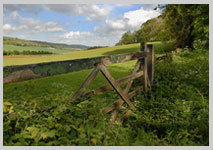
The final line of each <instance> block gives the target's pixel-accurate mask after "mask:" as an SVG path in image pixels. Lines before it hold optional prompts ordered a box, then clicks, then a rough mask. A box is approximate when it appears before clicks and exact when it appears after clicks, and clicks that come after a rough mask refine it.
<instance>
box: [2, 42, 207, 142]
mask: <svg viewBox="0 0 213 150" xmlns="http://www.w3.org/2000/svg"><path fill="white" fill-rule="evenodd" d="M155 44H156V43H155ZM121 47H123V49H121ZM121 47H120V48H118V47H117V48H115V47H112V48H108V49H105V52H104V53H105V54H106V53H108V54H112V53H114V54H117V53H122V52H128V53H130V52H133V51H138V50H139V44H131V45H125V46H121ZM131 47H132V48H133V47H135V50H132V48H131ZM162 47H164V48H162ZM168 47H169V46H168ZM155 48H156V49H155V50H156V51H155V52H156V54H157V55H159V54H163V51H169V50H170V48H168V49H166V47H165V45H164V46H163V45H160V43H157V45H156V46H155ZM109 49H111V50H109ZM115 49H116V50H115ZM96 50H97V51H95V50H90V51H88V53H87V56H90V57H92V56H97V55H102V54H103V53H101V52H100V49H96ZM90 52H92V53H91V54H90ZM74 53H75V52H74ZM80 54H81V53H80ZM80 54H78V55H77V56H78V57H86V54H84V53H83V54H84V55H83V54H82V55H80ZM208 56H209V54H208V51H206V50H204V51H203V50H196V51H194V52H190V51H189V50H185V51H183V52H181V53H180V54H178V56H175V57H173V61H172V62H171V63H170V64H168V63H164V62H156V63H155V81H154V86H153V87H152V90H150V91H149V92H148V94H147V95H146V96H145V95H144V93H141V94H139V95H138V96H136V97H134V98H133V99H131V101H132V102H133V103H134V105H135V106H136V110H135V111H134V112H133V113H132V115H130V117H128V118H127V119H126V120H125V121H124V123H123V124H122V125H120V124H115V127H114V128H111V127H110V121H109V119H110V117H111V113H110V114H107V115H103V114H102V112H101V110H102V109H103V108H104V107H106V106H109V105H110V103H111V102H112V101H114V100H116V99H118V98H119V96H118V95H117V94H116V92H115V91H113V90H110V91H108V92H105V93H104V94H99V95H95V96H92V97H90V98H88V99H85V101H84V102H82V103H80V104H78V105H75V104H71V103H70V98H71V96H72V95H73V94H74V92H75V91H76V90H77V89H78V88H79V87H80V85H81V84H82V83H83V81H84V79H85V78H86V77H87V76H88V74H89V73H90V72H91V70H83V71H78V72H72V73H68V74H63V75H56V76H52V77H46V78H40V79H33V80H29V81H24V82H17V83H10V84H5V85H4V89H3V91H4V93H3V97H4V114H3V118H4V123H3V126H4V145H5V146H6V145H11V146H12V145H17V146H18V145H46V146H47V145H61V146H62V145H100V146H102V145H120V146H122V145H129V146H136V145H141V146H145V145H147V146H151V145H161V146H162V145H165V146H166V145H170V146H174V145H182V146H183V145H186V146H189V145H209V138H208V137H209V120H208V118H209V110H208V109H209V90H208V89H209V70H208V68H209V64H208V61H209V60H208V58H209V57H208ZM73 58H74V56H73ZM198 62H199V63H198ZM28 63H29V62H28ZM134 64H135V61H130V62H126V63H120V64H114V65H111V66H108V67H107V68H108V69H109V71H110V72H111V73H112V75H113V76H114V77H115V78H116V79H118V78H120V77H122V76H126V75H127V74H129V73H130V72H131V71H132V69H133V66H134ZM140 81H141V79H138V80H137V81H136V82H134V83H133V89H134V88H136V87H137V86H141V84H142V83H141V82H140ZM104 83H106V80H105V79H104V78H103V76H102V75H101V74H98V76H97V77H96V78H95V80H94V81H93V82H92V84H91V85H90V87H89V89H93V88H95V87H98V86H100V85H102V84H104ZM123 86H124V85H123ZM127 109H129V108H128V107H127V106H126V104H125V105H124V107H122V108H121V112H119V116H120V115H121V114H122V113H124V112H125V111H127Z"/></svg>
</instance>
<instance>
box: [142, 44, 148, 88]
mask: <svg viewBox="0 0 213 150" xmlns="http://www.w3.org/2000/svg"><path fill="white" fill-rule="evenodd" d="M141 51H142V52H147V44H146V42H141ZM142 67H143V72H144V78H143V84H144V85H143V86H144V90H145V92H147V79H148V78H147V57H146V56H145V57H144V58H143V60H142Z"/></svg>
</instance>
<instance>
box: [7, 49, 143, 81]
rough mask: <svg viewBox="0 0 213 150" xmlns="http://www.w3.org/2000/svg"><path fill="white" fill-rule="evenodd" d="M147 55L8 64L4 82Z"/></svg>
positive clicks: (82, 68)
mask: <svg viewBox="0 0 213 150" xmlns="http://www.w3.org/2000/svg"><path fill="white" fill-rule="evenodd" d="M145 56H146V53H145V52H136V53H132V54H117V55H110V56H100V57H92V58H83V59H74V60H65V61H55V62H46V63H38V64H29V65H16V66H6V67H4V68H3V77H4V78H3V83H4V84H6V83H11V82H18V81H24V80H30V79H34V78H41V77H47V76H54V75H59V74H65V73H69V72H74V71H80V70H84V69H91V68H93V67H94V65H95V64H97V63H102V64H104V65H111V64H115V63H121V62H126V61H130V60H134V59H138V58H143V57H145Z"/></svg>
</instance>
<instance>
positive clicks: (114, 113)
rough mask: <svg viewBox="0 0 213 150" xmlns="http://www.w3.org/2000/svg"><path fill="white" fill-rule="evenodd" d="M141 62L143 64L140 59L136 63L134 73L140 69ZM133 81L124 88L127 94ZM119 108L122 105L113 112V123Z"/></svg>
mask: <svg viewBox="0 0 213 150" xmlns="http://www.w3.org/2000/svg"><path fill="white" fill-rule="evenodd" d="M140 64H141V61H139V60H138V61H137V63H136V65H135V68H134V70H133V72H132V75H134V74H136V72H137V71H138V69H139V67H140ZM132 83H133V80H130V81H128V84H127V86H126V88H125V90H124V93H125V94H128V92H129V89H130V88H131V86H132ZM119 110H120V106H117V107H115V110H114V112H113V113H112V117H111V122H112V123H113V122H114V121H115V120H116V117H117V114H118V112H119Z"/></svg>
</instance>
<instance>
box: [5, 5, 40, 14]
mask: <svg viewBox="0 0 213 150" xmlns="http://www.w3.org/2000/svg"><path fill="white" fill-rule="evenodd" d="M3 10H4V13H8V12H14V11H22V12H27V13H34V14H38V13H39V12H41V11H43V7H42V5H40V4H4V5H3Z"/></svg>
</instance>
